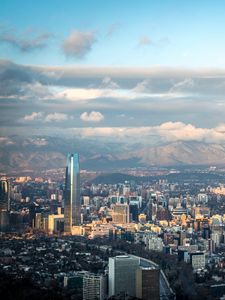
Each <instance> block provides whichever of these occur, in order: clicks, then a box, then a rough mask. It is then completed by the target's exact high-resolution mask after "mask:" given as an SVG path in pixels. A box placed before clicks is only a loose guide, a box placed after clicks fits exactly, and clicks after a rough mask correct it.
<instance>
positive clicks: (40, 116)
mask: <svg viewBox="0 0 225 300" xmlns="http://www.w3.org/2000/svg"><path fill="white" fill-rule="evenodd" d="M72 119H73V117H72V116H69V115H67V114H64V113H56V112H55V113H51V114H47V115H46V114H44V113H43V112H32V113H31V114H30V115H25V116H24V117H23V119H22V121H25V122H33V121H39V122H44V123H51V122H62V121H68V120H72Z"/></svg>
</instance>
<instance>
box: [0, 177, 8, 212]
mask: <svg viewBox="0 0 225 300" xmlns="http://www.w3.org/2000/svg"><path fill="white" fill-rule="evenodd" d="M9 190H10V186H9V181H8V180H7V178H6V177H2V178H1V180H0V211H9V210H10V197H9V193H10V192H9Z"/></svg>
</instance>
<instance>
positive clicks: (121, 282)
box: [109, 255, 140, 297]
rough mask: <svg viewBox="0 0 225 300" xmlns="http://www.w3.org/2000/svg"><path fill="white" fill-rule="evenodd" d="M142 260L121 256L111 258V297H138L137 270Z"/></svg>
mask: <svg viewBox="0 0 225 300" xmlns="http://www.w3.org/2000/svg"><path fill="white" fill-rule="evenodd" d="M139 263H140V259H139V258H137V257H133V256H127V255H120V256H116V257H110V258H109V296H113V295H118V294H120V293H123V294H125V295H129V296H133V297H135V295H136V270H137V268H138V266H139Z"/></svg>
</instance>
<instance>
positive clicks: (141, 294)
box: [136, 267, 160, 300]
mask: <svg viewBox="0 0 225 300" xmlns="http://www.w3.org/2000/svg"><path fill="white" fill-rule="evenodd" d="M159 276H160V271H159V269H156V268H150V267H139V268H138V269H137V271H136V297H137V298H138V299H143V300H148V299H151V300H159V299H160V290H159V281H160V280H159Z"/></svg>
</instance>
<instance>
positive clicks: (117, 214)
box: [112, 204, 130, 224]
mask: <svg viewBox="0 0 225 300" xmlns="http://www.w3.org/2000/svg"><path fill="white" fill-rule="evenodd" d="M112 209H113V212H112V220H113V222H114V223H118V224H126V223H129V222H130V210H129V205H128V204H114V205H112Z"/></svg>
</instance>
